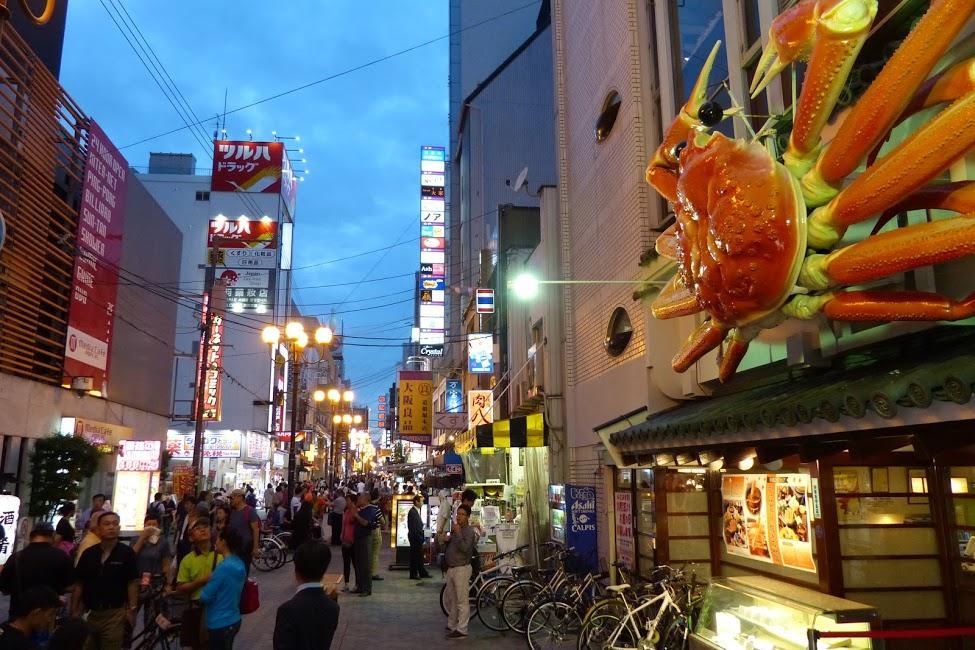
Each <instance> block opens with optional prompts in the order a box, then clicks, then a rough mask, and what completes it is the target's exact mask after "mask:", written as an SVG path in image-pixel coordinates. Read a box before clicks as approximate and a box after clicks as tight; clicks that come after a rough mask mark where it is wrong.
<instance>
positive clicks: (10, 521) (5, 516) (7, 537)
mask: <svg viewBox="0 0 975 650" xmlns="http://www.w3.org/2000/svg"><path fill="white" fill-rule="evenodd" d="M19 519H20V499H18V498H17V497H15V496H11V495H9V494H0V526H2V527H3V532H4V537H3V539H0V566H3V565H4V564H6V563H7V560H9V559H10V556H11V555H12V554H13V552H14V546H15V543H16V541H17V521H18V520H19Z"/></svg>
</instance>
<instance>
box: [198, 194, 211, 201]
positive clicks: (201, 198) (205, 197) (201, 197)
mask: <svg viewBox="0 0 975 650" xmlns="http://www.w3.org/2000/svg"><path fill="white" fill-rule="evenodd" d="M196 200H197V201H209V200H210V193H209V192H197V193H196Z"/></svg>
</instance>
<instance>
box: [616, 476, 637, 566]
mask: <svg viewBox="0 0 975 650" xmlns="http://www.w3.org/2000/svg"><path fill="white" fill-rule="evenodd" d="M615 501H616V561H617V562H622V563H623V564H625V565H626V568H628V569H630V570H631V571H632V570H634V569H635V568H636V553H635V549H634V542H633V496H632V495H631V494H630V493H629V492H617V493H616V500H615Z"/></svg>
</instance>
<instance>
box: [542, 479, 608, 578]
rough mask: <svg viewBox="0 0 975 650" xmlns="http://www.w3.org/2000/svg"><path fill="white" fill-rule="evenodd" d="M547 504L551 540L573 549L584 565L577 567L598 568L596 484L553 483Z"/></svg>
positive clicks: (573, 552)
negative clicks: (550, 523) (549, 514)
mask: <svg viewBox="0 0 975 650" xmlns="http://www.w3.org/2000/svg"><path fill="white" fill-rule="evenodd" d="M548 504H549V510H550V513H551V521H552V533H551V538H552V541H555V542H559V543H561V544H564V545H565V547H566V548H568V549H572V554H573V555H574V556H576V557H577V558H579V560H580V561H581V565H582V566H578V567H573V568H574V569H576V570H585V569H589V570H591V571H598V570H599V558H598V555H597V551H596V544H597V532H598V531H597V527H596V488H595V487H594V486H592V485H550V486H549V488H548Z"/></svg>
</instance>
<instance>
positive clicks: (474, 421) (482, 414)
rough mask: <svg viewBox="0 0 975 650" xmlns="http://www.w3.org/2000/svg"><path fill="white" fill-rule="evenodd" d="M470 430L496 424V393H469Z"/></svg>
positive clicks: (480, 391) (486, 391)
mask: <svg viewBox="0 0 975 650" xmlns="http://www.w3.org/2000/svg"><path fill="white" fill-rule="evenodd" d="M467 420H468V427H467V428H468V429H473V428H475V427H477V426H478V425H481V424H491V423H492V422H494V392H493V391H489V390H471V391H467Z"/></svg>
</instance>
